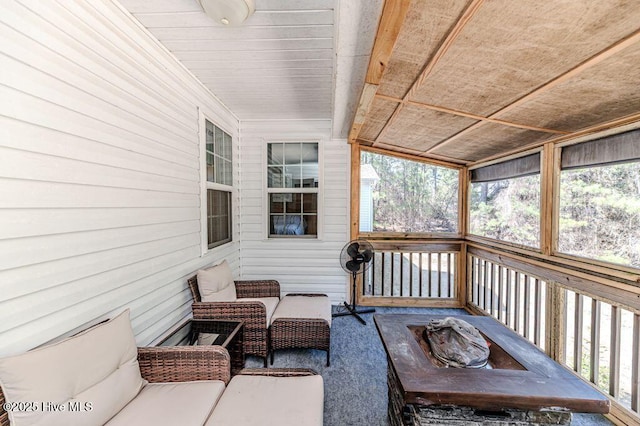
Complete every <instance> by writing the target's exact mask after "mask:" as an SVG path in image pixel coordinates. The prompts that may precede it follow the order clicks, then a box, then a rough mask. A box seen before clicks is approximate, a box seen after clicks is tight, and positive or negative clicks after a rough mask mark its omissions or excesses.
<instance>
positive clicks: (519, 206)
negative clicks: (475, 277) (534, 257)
mask: <svg viewBox="0 0 640 426" xmlns="http://www.w3.org/2000/svg"><path fill="white" fill-rule="evenodd" d="M470 212H471V213H470V223H469V231H470V233H471V234H474V235H479V236H482V237H488V238H494V239H496V240H501V241H507V242H511V243H516V244H521V245H525V246H530V247H539V246H540V175H539V174H536V175H532V176H523V177H517V178H513V179H504V180H498V181H493V182H474V183H472V184H471V207H470Z"/></svg>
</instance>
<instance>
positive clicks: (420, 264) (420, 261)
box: [418, 253, 424, 297]
mask: <svg viewBox="0 0 640 426" xmlns="http://www.w3.org/2000/svg"><path fill="white" fill-rule="evenodd" d="M422 256H424V253H419V254H418V271H420V273H419V274H418V292H419V294H420V297H422Z"/></svg>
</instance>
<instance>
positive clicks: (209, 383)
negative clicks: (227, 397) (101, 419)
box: [106, 380, 224, 426]
mask: <svg viewBox="0 0 640 426" xmlns="http://www.w3.org/2000/svg"><path fill="white" fill-rule="evenodd" d="M223 391H224V382H222V381H220V380H204V381H199V382H177V383H149V384H148V385H147V386H145V387H144V389H142V391H141V392H140V393H139V394H138V396H137V397H136V398H135V399H134V400H133V401H131V402H130V403H129V404H128V405H127V406H126V407H124V408H123V409H122V411H120V412H119V413H118V414H117V415H116V416H115V417H114V418H113V419H111V421H109V423H107V425H106V426H120V425H121V426H132V425H135V426H145V425H149V426H151V425H153V426H158V425H176V426H179V425H202V424H204V422H206V421H207V419H208V418H209V415H210V414H211V410H213V408H214V407H215V406H216V403H217V402H218V399H219V398H220V395H222V392H223Z"/></svg>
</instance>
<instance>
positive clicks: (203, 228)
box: [198, 108, 237, 256]
mask: <svg viewBox="0 0 640 426" xmlns="http://www.w3.org/2000/svg"><path fill="white" fill-rule="evenodd" d="M212 117H216V118H219V117H217V116H216V115H215V114H213V113H211V112H210V111H203V109H202V108H198V141H199V155H200V159H199V160H200V161H199V166H200V255H201V256H204V255H206V254H207V253H210V252H211V251H212V250H215V249H217V248H218V247H223V246H225V245H227V244H230V243H233V241H234V233H235V226H236V224H235V221H234V220H233V215H234V212H235V210H236V208H237V207H236V205H235V204H236V202H235V201H236V194H237V189H236V185H237V181H236V176H237V171H236V169H237V163H236V162H235V160H234V154H235V151H236V148H237V145H236V143H237V135H236V133H235V132H233V131H230V129H229V128H228V127H227V126H226V125H224V124H223V125H220V124H218V123H219V122H220V121H221V120H219V119H218V120H214V119H213V118H212ZM207 121H209V122H210V123H211V124H213V125H215V126H217V127H218V128H220V129H221V130H222V131H224V132H225V133H227V134H228V135H229V136H231V166H232V174H231V179H232V182H233V184H232V185H231V186H229V185H223V184H219V183H215V182H209V181H207V124H206V122H207ZM209 189H213V190H218V191H225V192H229V193H230V194H231V206H230V210H231V212H230V214H231V216H230V218H229V220H230V221H231V233H230V239H229V241H225V242H223V243H220V244H217V245H214V246H212V247H211V248H210V247H209V238H208V236H209V230H208V217H207V190H209Z"/></svg>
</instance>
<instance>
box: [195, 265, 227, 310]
mask: <svg viewBox="0 0 640 426" xmlns="http://www.w3.org/2000/svg"><path fill="white" fill-rule="evenodd" d="M198 291H200V297H201V298H202V301H203V302H235V301H236V285H235V283H234V282H233V274H232V272H231V268H230V267H229V264H228V263H227V261H226V260H224V261H222V263H221V264H219V265H216V266H214V267H211V268H208V269H201V270H199V271H198Z"/></svg>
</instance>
